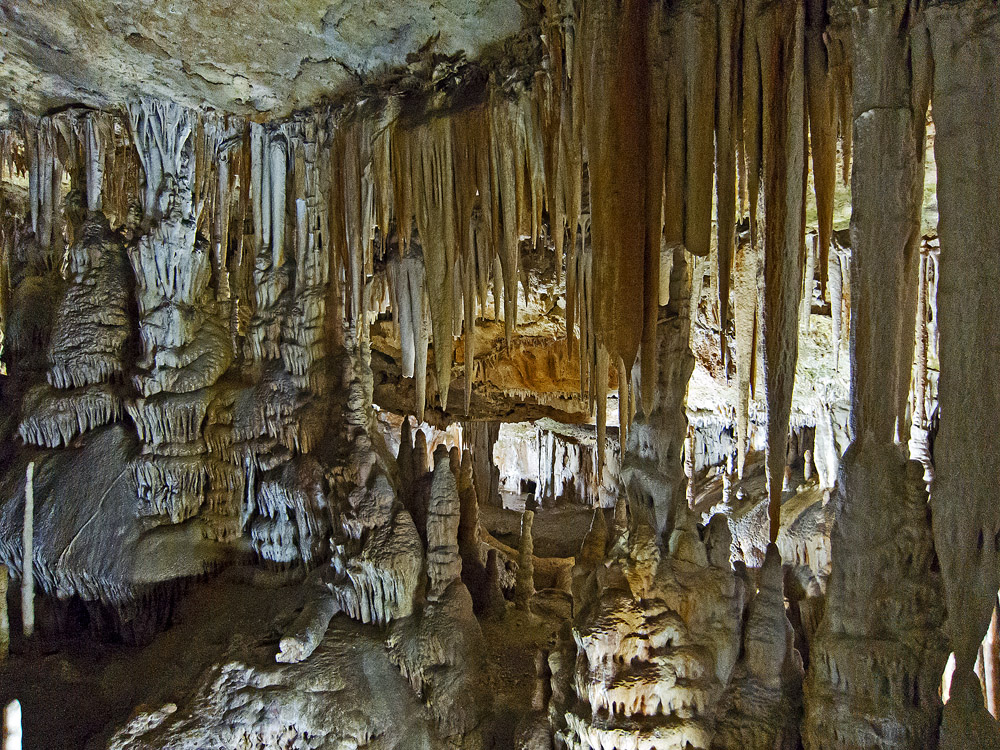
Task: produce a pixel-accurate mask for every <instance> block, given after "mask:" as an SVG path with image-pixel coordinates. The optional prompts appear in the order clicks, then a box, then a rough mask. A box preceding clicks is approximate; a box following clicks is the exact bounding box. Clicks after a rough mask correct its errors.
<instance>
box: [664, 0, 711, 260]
mask: <svg viewBox="0 0 1000 750" xmlns="http://www.w3.org/2000/svg"><path fill="white" fill-rule="evenodd" d="M679 13H680V19H679V20H678V26H677V32H678V34H679V35H680V36H679V39H683V44H682V47H681V48H682V50H683V52H682V53H681V55H682V60H683V65H684V78H685V80H684V96H685V117H686V131H685V144H686V150H687V154H686V158H687V167H686V169H685V177H686V185H685V190H684V246H685V248H687V250H688V252H690V253H692V254H693V255H696V256H699V257H703V256H707V255H708V253H709V249H710V237H711V232H712V181H713V177H714V161H715V159H714V157H715V143H714V138H713V134H714V133H715V86H716V57H717V47H718V38H717V32H716V24H717V21H716V9H715V3H714V2H711V1H710V0H700V2H697V3H686V4H684V5H682V6H680V10H679ZM671 116H673V113H671Z"/></svg>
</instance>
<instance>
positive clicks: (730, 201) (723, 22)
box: [715, 0, 743, 367]
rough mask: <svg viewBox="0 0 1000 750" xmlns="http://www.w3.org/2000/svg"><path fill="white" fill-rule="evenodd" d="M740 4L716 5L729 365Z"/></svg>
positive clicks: (723, 319)
mask: <svg viewBox="0 0 1000 750" xmlns="http://www.w3.org/2000/svg"><path fill="white" fill-rule="evenodd" d="M742 11H743V3H737V2H736V0H723V2H720V3H719V4H718V5H717V12H718V19H717V28H718V79H717V81H716V87H715V88H716V106H715V109H716V118H717V119H716V228H717V232H718V263H719V274H718V275H719V283H718V293H719V354H720V356H721V359H722V365H723V367H726V366H727V364H728V361H729V354H728V351H727V348H728V344H727V341H728V329H729V290H730V279H731V277H732V273H733V263H734V253H735V250H736V202H737V185H736V141H737V130H738V126H739V124H740V123H739V119H738V117H737V116H738V112H737V107H738V99H739V88H738V86H739V72H740V55H741V46H740V41H741V40H740V33H739V32H740V27H741V25H742Z"/></svg>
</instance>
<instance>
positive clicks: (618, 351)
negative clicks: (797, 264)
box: [583, 0, 714, 409]
mask: <svg viewBox="0 0 1000 750" xmlns="http://www.w3.org/2000/svg"><path fill="white" fill-rule="evenodd" d="M647 23H648V8H647V7H646V3H644V2H639V1H637V0H630V1H629V2H626V3H625V4H624V6H623V8H622V11H621V18H620V19H619V18H618V17H617V14H616V13H615V11H614V8H613V5H612V4H599V5H598V6H597V7H595V8H593V9H591V10H588V14H587V17H586V20H585V29H586V31H585V39H586V40H587V44H589V49H590V50H591V51H590V54H589V60H590V62H589V65H590V68H589V70H588V71H587V73H586V76H585V78H584V82H583V83H584V85H585V86H586V87H587V91H588V94H590V95H591V96H592V97H593V101H592V102H590V106H589V107H588V113H587V122H586V136H587V153H588V155H589V158H590V162H589V165H590V168H589V174H590V203H591V216H592V218H591V236H592V247H593V260H592V262H593V284H594V299H593V315H594V321H593V328H594V335H595V338H596V342H597V345H598V347H603V348H604V349H605V350H606V354H607V356H609V357H610V358H611V361H614V362H617V360H618V359H619V358H621V359H622V360H623V361H624V362H625V365H626V367H628V368H629V369H631V367H632V363H633V362H634V361H635V359H636V354H637V353H638V350H639V343H640V341H641V337H642V329H641V327H640V326H638V325H621V324H620V321H623V320H632V321H643V320H644V319H645V317H646V316H645V312H644V297H643V295H644V283H645V279H644V274H643V271H644V268H645V258H646V232H647V210H646V201H647V199H648V200H653V199H654V198H653V196H650V195H648V192H649V186H648V183H647V180H648V173H647V169H648V162H649V150H650V143H649V129H650V123H649V115H650V113H649V100H650V82H649V71H648V66H647V52H646V47H647V43H646V28H647ZM710 106H711V108H712V109H713V111H714V98H713V99H712V101H711V102H710ZM709 142H711V138H710V137H709ZM709 179H711V176H709ZM658 197H659V194H658V192H656V193H655V198H656V199H658ZM709 204H711V200H709ZM654 214H655V211H650V212H649V215H650V216H651V215H654ZM658 220H659V219H658V217H657V218H656V221H657V223H658ZM606 376H607V375H606V368H605V371H601V369H600V367H598V371H597V377H598V379H599V380H598V382H599V383H600V382H603V381H604V379H605V378H606ZM598 387H599V388H600V387H601V386H600V385H599V386H598ZM602 408H603V402H602V401H601V399H600V398H598V409H602Z"/></svg>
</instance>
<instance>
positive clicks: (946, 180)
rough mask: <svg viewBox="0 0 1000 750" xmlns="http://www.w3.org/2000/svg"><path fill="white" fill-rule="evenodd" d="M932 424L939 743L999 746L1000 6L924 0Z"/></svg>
mask: <svg viewBox="0 0 1000 750" xmlns="http://www.w3.org/2000/svg"><path fill="white" fill-rule="evenodd" d="M925 13H926V18H927V27H928V29H929V31H930V44H931V48H932V50H933V58H934V90H933V100H934V106H933V117H934V126H935V138H934V154H935V159H936V162H937V180H938V181H937V197H938V210H939V218H938V234H939V236H940V240H941V256H940V277H939V280H938V289H937V303H938V307H937V309H938V321H939V322H938V325H939V329H938V330H939V332H940V352H939V360H940V362H941V379H940V384H939V404H940V412H941V427H940V430H939V432H938V434H937V438H936V440H935V442H934V483H933V489H932V506H933V508H932V510H933V522H934V542H935V547H936V549H937V554H938V558H939V559H940V562H941V573H942V576H943V578H944V588H945V594H946V603H947V609H948V612H949V615H951V613H955V615H954V616H949V617H948V620H947V628H946V630H947V635H948V637H949V639H950V641H951V647H952V649H953V651H954V652H955V681H954V683H953V687H952V700H951V701H949V703H948V704H947V705H946V706H945V709H944V721H943V726H942V729H941V748H942V750H957V748H959V747H992V746H996V745H1000V732H998V729H997V724H996V722H995V721H993V719H992V718H991V717H990V716H989V715H988V714H987V712H986V709H985V707H984V701H983V696H982V693H981V690H980V689H979V684H978V680H976V679H975V676H974V675H973V674H972V668H973V665H974V664H975V660H976V652H977V650H978V648H979V644H980V642H981V641H982V639H983V636H984V635H985V634H986V631H987V628H988V627H989V625H990V619H991V617H992V613H993V608H994V605H995V603H996V598H997V589H998V587H1000V543H998V539H997V538H996V531H997V529H998V528H1000V505H998V504H997V501H996V499H997V496H998V494H1000V442H998V441H997V440H996V439H994V438H993V435H994V432H995V430H996V415H997V414H998V413H1000V382H998V381H997V377H996V374H997V372H998V371H1000V328H998V327H997V325H996V320H997V318H998V317H1000V262H998V260H997V254H998V253H1000V202H998V201H997V200H996V196H997V195H998V194H1000V100H998V99H997V95H996V92H997V88H998V86H1000V9H998V8H997V5H996V3H995V2H992V0H966V1H965V2H957V3H945V2H940V3H932V4H929V5H928V7H927V9H926V11H925Z"/></svg>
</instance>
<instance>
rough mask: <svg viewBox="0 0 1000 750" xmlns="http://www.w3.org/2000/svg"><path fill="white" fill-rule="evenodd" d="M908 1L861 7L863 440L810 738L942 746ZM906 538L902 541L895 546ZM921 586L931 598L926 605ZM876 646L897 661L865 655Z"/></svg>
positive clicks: (814, 680)
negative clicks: (913, 444)
mask: <svg viewBox="0 0 1000 750" xmlns="http://www.w3.org/2000/svg"><path fill="white" fill-rule="evenodd" d="M909 5H910V4H909V3H907V2H903V1H902V0H896V1H894V2H874V1H870V0H864V1H863V2H860V3H857V4H855V5H854V6H853V8H852V10H851V31H852V37H853V59H854V74H853V77H854V93H853V118H854V126H853V144H854V149H855V155H854V160H853V169H852V173H851V191H852V198H853V212H852V216H851V244H852V251H853V252H852V256H851V262H850V263H851V278H850V284H851V295H852V308H851V309H852V313H851V327H850V328H851V338H850V342H851V347H850V356H851V368H852V370H851V371H852V373H853V377H852V379H851V415H850V420H851V427H852V433H853V442H852V444H851V446H850V447H849V448H848V450H847V452H846V453H845V454H844V457H843V461H842V464H841V467H840V475H839V483H838V484H839V489H838V492H839V498H840V502H839V503H837V504H835V507H837V508H838V511H837V516H836V521H835V524H834V527H833V530H832V532H831V549H832V558H833V563H832V570H831V575H830V579H829V583H828V588H827V601H826V610H825V615H824V618H823V621H822V622H821V624H820V627H819V630H818V632H817V635H816V638H815V639H814V643H813V644H812V649H811V650H812V657H811V660H810V671H809V676H808V679H807V682H806V688H805V706H806V716H805V722H804V725H803V742H804V745H805V747H806V749H807V750H817V749H818V748H824V750H826V749H828V748H843V749H844V750H846V748H849V747H871V746H876V745H878V746H879V747H883V748H898V749H899V750H903V749H904V748H906V749H908V750H917V749H918V748H924V747H928V746H932V745H933V742H934V736H935V734H936V732H937V726H938V722H939V716H940V710H941V703H940V699H939V697H938V695H937V683H938V682H939V680H940V675H941V671H942V669H943V668H944V661H945V658H946V656H947V652H946V650H945V648H944V644H943V639H942V637H941V631H940V623H941V621H942V619H943V614H944V612H943V608H942V607H941V604H940V602H941V591H940V579H939V577H938V576H937V575H936V574H935V573H934V571H933V570H932V569H931V561H932V559H933V555H932V539H931V533H930V529H929V526H928V523H927V520H926V491H925V489H924V485H923V470H922V467H920V465H919V464H917V463H916V462H911V463H910V464H909V465H907V464H906V461H905V455H904V454H903V452H902V450H901V449H900V447H899V446H897V445H896V429H897V413H898V404H899V402H898V393H899V389H900V388H902V387H904V386H903V385H901V382H900V381H902V380H903V379H904V376H903V372H902V371H903V370H904V369H905V372H906V374H907V375H908V373H909V371H910V369H911V368H910V367H906V368H902V367H900V366H899V364H898V363H899V362H900V361H901V359H906V357H909V358H910V359H912V351H913V344H912V339H913V332H914V325H913V324H914V321H915V301H914V303H913V305H912V306H911V304H910V302H909V296H908V293H909V289H910V288H911V287H912V288H913V289H914V290H915V284H910V279H909V276H910V275H912V276H913V277H914V280H915V276H916V273H915V271H916V264H915V263H914V262H912V260H913V255H914V254H915V251H916V248H917V247H919V245H918V244H917V243H918V242H919V230H920V224H919V218H920V207H921V198H922V185H923V182H922V180H923V160H922V156H923V137H924V117H925V112H926V108H927V96H928V80H929V79H928V76H929V59H928V54H927V45H926V28H925V27H924V26H923V21H922V17H921V16H919V15H915V14H913V13H912V12H911V9H910V7H909ZM914 300H915V297H914ZM909 315H912V317H909V318H908V316H909ZM907 318H908V319H907ZM907 337H908V338H909V339H910V341H909V343H908V348H907V342H906V341H905V339H906V338H907ZM903 351H908V354H906V355H903V354H901V352H903ZM887 380H888V382H887ZM905 387H906V388H907V389H908V387H909V381H908V380H907V381H906V384H905ZM817 433H819V431H817ZM903 537H905V538H907V540H908V542H907V550H906V551H905V553H901V552H899V551H897V548H898V546H899V545H898V540H899V539H900V538H903ZM995 593H996V592H995V591H994V594H995ZM914 597H916V599H917V600H918V601H921V602H929V603H930V604H929V605H928V606H927V607H926V608H921V609H922V611H921V612H920V613H919V614H914V613H913V612H912V610H913V607H912V604H911V602H912V601H913V599H914ZM888 612H891V613H893V614H892V616H888V617H887V616H886V613H888ZM984 630H985V629H984ZM916 633H919V634H920V637H919V639H918V640H914V634H916ZM917 644H919V645H917ZM876 647H877V648H879V649H881V650H882V651H881V652H882V653H886V654H887V656H886V658H887V659H890V660H891V663H892V664H893V670H892V672H891V673H889V672H887V669H886V667H885V666H882V665H881V663H876V662H875V661H872V660H870V659H864V658H859V654H863V653H870V652H871V650H872V649H874V648H876ZM861 717H864V718H863V719H862V718H861ZM874 717H877V720H875V718H874ZM879 722H887V723H891V724H893V725H894V726H897V727H898V728H899V729H898V731H894V733H893V737H892V738H891V740H888V739H886V738H884V737H882V736H879V735H877V734H876V732H875V730H874V729H873V726H875V725H877V724H878V723H879Z"/></svg>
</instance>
